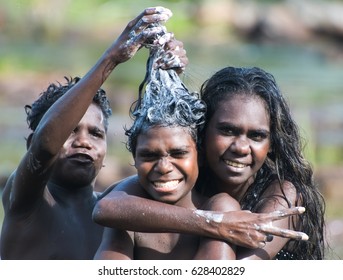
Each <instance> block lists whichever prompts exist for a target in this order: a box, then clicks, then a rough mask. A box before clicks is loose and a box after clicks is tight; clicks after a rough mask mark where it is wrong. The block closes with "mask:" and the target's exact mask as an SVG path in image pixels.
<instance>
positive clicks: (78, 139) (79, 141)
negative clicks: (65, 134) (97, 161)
mask: <svg viewBox="0 0 343 280" xmlns="http://www.w3.org/2000/svg"><path fill="white" fill-rule="evenodd" d="M73 147H75V148H86V149H91V148H92V144H91V141H90V139H89V136H88V134H87V133H86V132H82V131H79V132H77V133H76V134H75V135H74V140H73Z"/></svg>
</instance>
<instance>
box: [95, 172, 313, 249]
mask: <svg viewBox="0 0 343 280" xmlns="http://www.w3.org/2000/svg"><path fill="white" fill-rule="evenodd" d="M140 189H141V188H140V187H139V185H138V183H137V178H136V177H135V176H132V177H129V178H128V179H127V180H124V181H122V182H121V183H120V184H118V185H117V186H116V187H115V188H114V189H113V190H112V191H111V192H109V193H108V194H107V195H106V196H104V197H103V198H102V199H100V200H99V201H98V203H97V204H96V206H95V208H94V211H93V219H94V221H95V222H97V223H99V224H100V225H103V226H107V227H116V228H119V229H126V230H131V231H141V232H179V233H186V234H197V235H200V236H206V237H211V238H217V239H221V240H225V241H228V242H231V243H233V244H236V245H239V246H243V247H247V248H259V247H262V246H264V242H265V241H266V240H267V239H268V238H267V236H268V234H272V235H277V236H281V237H287V238H293V239H306V238H307V235H306V234H304V233H302V232H295V231H292V230H288V229H283V228H278V227H275V226H273V225H272V222H273V221H277V220H281V219H285V218H286V219H287V217H289V216H291V215H297V214H301V213H303V211H304V208H302V207H299V208H297V207H294V208H291V209H283V210H280V211H275V212H272V213H258V214H256V213H251V212H250V211H231V212H225V213H223V212H217V211H196V210H190V209H186V208H183V207H178V206H173V205H168V204H164V203H161V202H158V201H152V200H149V199H145V198H142V197H139V196H141V195H140ZM157 220H158V223H156V221H157Z"/></svg>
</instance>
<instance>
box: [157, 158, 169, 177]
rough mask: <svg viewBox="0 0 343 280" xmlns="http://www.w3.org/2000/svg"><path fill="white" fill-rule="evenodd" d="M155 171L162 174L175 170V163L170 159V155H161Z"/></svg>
mask: <svg viewBox="0 0 343 280" xmlns="http://www.w3.org/2000/svg"><path fill="white" fill-rule="evenodd" d="M155 171H157V172H158V173H160V174H166V173H169V172H171V171H173V164H172V163H171V162H170V160H169V159H168V156H164V157H161V158H160V159H159V160H158V162H157V163H156V165H155Z"/></svg>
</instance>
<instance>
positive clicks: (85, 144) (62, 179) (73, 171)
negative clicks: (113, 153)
mask: <svg viewBox="0 0 343 280" xmlns="http://www.w3.org/2000/svg"><path fill="white" fill-rule="evenodd" d="M106 150H107V143H106V132H105V126H104V118H103V114H102V112H101V110H100V108H99V107H98V106H97V105H95V104H91V105H90V106H89V108H88V110H87V112H86V113H85V115H84V116H83V118H82V119H81V121H80V122H79V124H78V125H77V127H76V128H75V129H74V131H73V132H72V133H71V134H70V136H69V138H68V139H67V141H66V142H65V143H64V145H63V147H62V148H61V150H60V153H59V158H58V159H57V160H56V162H55V165H54V172H53V176H52V179H53V181H54V182H55V183H57V184H59V185H61V186H63V185H65V184H67V185H73V186H79V187H81V186H85V185H89V184H91V183H92V182H94V180H95V177H96V176H97V174H98V173H99V171H100V169H101V167H102V164H103V160H104V158H105V155H106Z"/></svg>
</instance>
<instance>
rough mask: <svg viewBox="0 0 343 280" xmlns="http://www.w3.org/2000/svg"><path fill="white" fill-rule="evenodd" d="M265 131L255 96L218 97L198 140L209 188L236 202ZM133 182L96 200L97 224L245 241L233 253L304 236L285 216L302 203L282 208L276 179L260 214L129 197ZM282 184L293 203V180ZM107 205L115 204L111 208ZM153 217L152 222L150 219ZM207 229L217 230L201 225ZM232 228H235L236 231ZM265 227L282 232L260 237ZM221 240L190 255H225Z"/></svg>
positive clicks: (260, 250) (264, 143) (247, 254)
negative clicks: (209, 173)
mask: <svg viewBox="0 0 343 280" xmlns="http://www.w3.org/2000/svg"><path fill="white" fill-rule="evenodd" d="M269 137H270V136H269V117H268V114H267V112H266V109H265V105H264V103H263V101H261V100H260V99H258V98H256V97H255V98H246V97H244V96H243V97H241V96H239V95H238V96H237V97H235V98H232V99H228V100H224V101H223V102H222V103H221V105H220V106H219V108H218V109H217V110H216V113H215V114H214V116H213V117H212V118H211V120H210V122H209V124H208V126H207V130H206V137H205V140H204V142H205V146H206V152H207V157H206V158H207V160H208V162H209V164H210V165H211V167H213V169H215V170H216V171H215V172H216V174H215V175H213V181H212V182H211V183H212V185H211V186H212V188H213V189H214V191H213V193H214V194H216V195H222V194H224V193H228V194H229V195H230V196H231V197H232V198H234V199H236V203H237V201H239V200H240V199H241V197H242V195H243V194H244V193H245V191H246V190H247V188H248V187H249V185H250V184H251V183H252V179H253V176H254V174H255V173H256V171H257V170H258V169H259V168H260V167H261V165H262V163H263V162H264V160H265V158H266V156H267V153H268V151H269V149H270V138H269ZM137 188H138V187H137V184H136V183H135V179H134V178H130V179H128V180H127V182H122V183H120V184H119V185H118V186H117V187H116V188H115V189H114V190H113V191H112V192H110V193H109V194H108V196H106V197H104V198H103V199H102V200H100V201H99V202H98V204H97V206H96V208H95V211H94V216H95V217H97V218H98V217H100V218H101V222H102V224H104V225H107V226H113V227H114V226H116V227H118V228H130V229H131V228H137V227H140V228H142V229H143V231H144V230H152V231H156V232H159V231H173V230H174V231H177V232H185V233H192V234H199V235H203V236H209V237H215V238H219V239H224V240H230V241H231V240H234V242H233V243H234V244H237V245H241V246H242V247H249V249H247V248H237V251H236V255H237V256H236V257H237V259H271V258H273V257H274V256H275V255H276V253H277V252H278V251H279V250H280V249H281V248H282V247H283V246H284V245H285V244H286V243H287V241H288V240H289V238H299V239H306V237H307V236H306V235H304V234H301V233H299V232H295V231H293V227H292V226H291V223H290V220H289V218H287V217H288V216H289V214H291V213H297V211H299V212H300V211H302V210H303V209H301V208H292V209H289V208H288V205H287V204H286V202H285V200H284V199H283V198H282V196H283V194H282V192H281V189H280V186H279V185H278V184H277V182H274V183H273V184H271V185H270V186H269V188H268V189H267V191H266V193H265V194H264V196H263V198H268V197H270V196H271V195H274V198H272V199H267V200H266V202H264V203H263V206H262V207H261V208H260V209H259V211H260V212H261V213H263V214H261V213H260V214H253V213H250V212H249V211H231V212H227V213H224V214H222V213H218V212H215V214H217V215H219V216H215V215H212V216H211V215H207V214H206V213H199V212H195V211H190V210H189V209H182V208H181V207H175V206H171V205H161V204H158V203H157V202H154V201H147V200H144V199H141V198H137V197H134V196H133V195H135V192H136V189H137ZM283 188H284V193H285V196H287V198H288V199H289V201H290V202H291V203H292V204H293V205H294V204H295V198H296V195H295V188H294V186H293V185H292V184H291V183H290V182H285V184H284V186H283ZM275 196H276V197H277V198H275ZM126 203H128V204H126ZM227 203H229V202H225V201H224V202H222V203H221V204H220V203H218V204H217V205H215V207H209V208H208V209H211V210H215V211H230V210H225V209H224V207H225V205H227ZM231 203H232V202H231ZM112 205H115V208H114V207H113V206H112ZM124 205H126V207H124ZM129 205H131V206H130V207H129ZM220 207H223V208H220ZM124 209H126V211H125V213H124V212H123V211H122V210H124ZM127 209H129V210H127ZM132 213H134V214H132ZM267 213H269V214H267ZM180 217H182V219H180ZM219 217H220V218H219ZM249 217H251V219H250V220H249V219H248V218H249ZM157 219H158V221H159V222H158V223H156V220H157ZM204 220H205V221H204ZM209 229H210V230H211V229H213V230H217V231H207V230H209ZM238 232H240V234H237V233H238ZM268 232H269V233H271V234H273V233H274V234H275V235H278V236H282V237H284V238H281V237H274V238H273V240H269V242H267V243H265V241H268V240H267V239H266V233H268ZM227 245H228V244H227V243H225V242H218V241H216V240H214V239H204V240H203V244H202V246H200V247H199V250H198V252H197V256H196V257H197V258H199V259H204V258H206V257H207V258H210V259H228V258H229V257H228V256H227V255H226V253H225V252H227ZM247 245H249V246H247Z"/></svg>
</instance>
